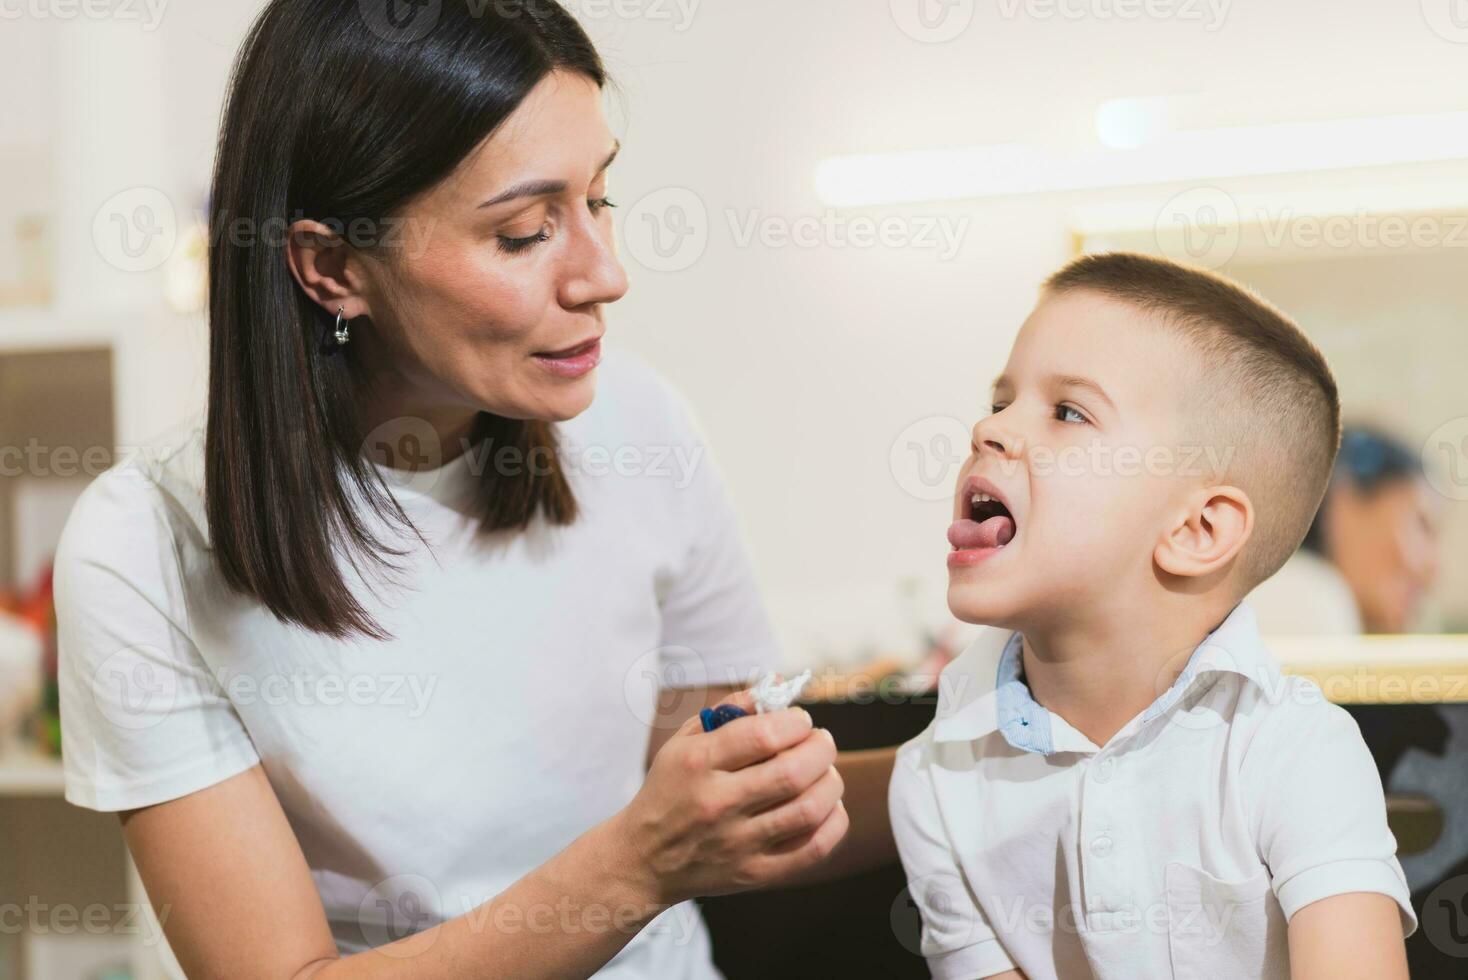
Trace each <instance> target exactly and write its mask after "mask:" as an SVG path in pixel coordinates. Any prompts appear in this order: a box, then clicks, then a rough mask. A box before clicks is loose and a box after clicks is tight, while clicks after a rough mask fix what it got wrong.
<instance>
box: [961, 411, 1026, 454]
mask: <svg viewBox="0 0 1468 980" xmlns="http://www.w3.org/2000/svg"><path fill="white" fill-rule="evenodd" d="M973 449H974V455H975V456H982V455H983V454H984V453H985V452H986V451H987V452H993V453H998V454H999V455H1000V456H1001V457H1003V458H1005V459H1017V458H1019V456H1020V455H1021V454H1022V453H1023V452H1024V440H1023V439H1021V438H1020V436H1019V434H1018V433H1016V432H1014V431H1012V430H1011V429H1010V428H1009V427H1008V426H1006V425H1004V424H1003V423H1002V422H1001V420H1000V419H999V416H998V415H990V416H989V417H988V418H984V419H980V420H979V421H978V422H976V423H974V430H973Z"/></svg>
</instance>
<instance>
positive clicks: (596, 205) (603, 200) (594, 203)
mask: <svg viewBox="0 0 1468 980" xmlns="http://www.w3.org/2000/svg"><path fill="white" fill-rule="evenodd" d="M586 206H587V207H588V208H590V209H591V213H592V214H596V213H597V212H598V211H600V210H602V209H603V208H614V207H616V206H617V204H616V202H615V201H613V200H612V199H611V198H609V197H598V198H594V199H592V200H590V201H587V202H586Z"/></svg>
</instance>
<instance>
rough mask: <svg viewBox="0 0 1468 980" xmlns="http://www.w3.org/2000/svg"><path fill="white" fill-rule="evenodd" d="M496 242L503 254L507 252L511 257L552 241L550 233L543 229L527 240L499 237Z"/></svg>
mask: <svg viewBox="0 0 1468 980" xmlns="http://www.w3.org/2000/svg"><path fill="white" fill-rule="evenodd" d="M496 241H497V242H498V244H499V249H500V251H501V252H505V253H507V254H509V255H514V254H516V253H517V252H523V251H525V250H526V249H528V248H533V247H534V246H536V245H539V244H541V243H542V242H548V241H550V232H548V231H546V230H545V229H544V228H542V229H541V230H540V231H538V232H536V233H535V234H533V235H530V236H529V237H527V238H507V237H505V236H504V235H499V236H497V237H496Z"/></svg>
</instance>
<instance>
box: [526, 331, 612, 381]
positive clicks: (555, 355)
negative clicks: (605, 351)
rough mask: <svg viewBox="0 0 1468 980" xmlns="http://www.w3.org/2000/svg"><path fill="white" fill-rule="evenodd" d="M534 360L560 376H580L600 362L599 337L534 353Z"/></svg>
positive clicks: (590, 370) (589, 371)
mask: <svg viewBox="0 0 1468 980" xmlns="http://www.w3.org/2000/svg"><path fill="white" fill-rule="evenodd" d="M535 360H536V361H538V362H540V363H541V364H542V365H544V366H545V368H546V370H548V371H550V372H551V373H553V374H556V375H558V376H560V377H562V378H580V377H583V376H585V375H587V374H590V373H591V372H592V371H593V370H595V369H596V366H597V365H598V364H600V363H601V338H600V337H597V338H596V339H594V340H588V341H587V342H586V343H584V344H579V345H577V346H575V347H568V348H566V349H565V350H562V351H551V352H550V353H546V354H536V355H535Z"/></svg>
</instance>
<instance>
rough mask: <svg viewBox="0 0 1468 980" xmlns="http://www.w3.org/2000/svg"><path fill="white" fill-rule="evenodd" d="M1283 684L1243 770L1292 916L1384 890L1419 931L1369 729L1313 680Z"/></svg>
mask: <svg viewBox="0 0 1468 980" xmlns="http://www.w3.org/2000/svg"><path fill="white" fill-rule="evenodd" d="M1283 685H1284V686H1283V687H1282V688H1281V694H1282V696H1281V697H1279V698H1278V699H1275V703H1273V704H1271V705H1269V706H1267V707H1265V708H1264V710H1266V711H1267V712H1268V715H1267V717H1266V718H1265V719H1264V720H1263V722H1261V724H1260V727H1259V729H1258V731H1257V732H1256V733H1255V736H1254V739H1253V741H1252V742H1251V743H1250V745H1249V748H1248V751H1247V754H1246V756H1245V759H1244V763H1243V766H1242V767H1241V775H1242V777H1243V780H1244V789H1245V791H1246V792H1247V794H1248V796H1249V799H1250V800H1251V801H1253V809H1254V813H1255V815H1256V819H1255V823H1254V826H1255V827H1256V828H1257V829H1256V831H1255V833H1256V840H1257V841H1258V844H1259V849H1260V855H1261V857H1262V858H1263V859H1264V863H1265V864H1266V865H1267V866H1268V867H1269V871H1270V875H1271V878H1272V880H1273V885H1274V892H1275V895H1276V897H1277V898H1278V899H1279V903H1280V906H1281V908H1282V909H1283V910H1284V914H1285V917H1286V918H1287V919H1288V918H1293V917H1294V914H1295V913H1296V912H1297V911H1299V910H1300V909H1302V908H1304V907H1305V906H1306V905H1309V904H1310V903H1311V902H1316V901H1319V900H1320V899H1323V898H1329V897H1331V896H1333V895H1343V894H1346V893H1348V892H1379V893H1381V894H1383V895H1388V896H1390V897H1391V898H1392V899H1393V900H1395V901H1396V903H1397V905H1398V907H1399V908H1400V910H1401V917H1402V931H1403V935H1411V934H1412V932H1413V931H1414V930H1415V929H1416V928H1417V917H1416V914H1415V913H1414V912H1413V910H1412V902H1411V893H1410V890H1409V888H1408V887H1407V881H1406V877H1405V876H1404V875H1403V874H1402V868H1401V865H1400V864H1399V863H1398V861H1397V857H1396V853H1397V841H1396V838H1395V837H1394V836H1393V835H1392V832H1391V830H1390V829H1389V828H1388V826H1387V821H1386V799H1385V796H1384V794H1383V793H1382V788H1381V777H1380V776H1379V775H1378V773H1377V769H1376V764H1375V762H1374V761H1373V760H1372V758H1371V752H1370V751H1369V750H1368V749H1367V747H1366V742H1365V740H1364V739H1362V737H1361V730H1360V728H1359V727H1358V726H1357V725H1356V721H1355V719H1354V718H1352V717H1351V716H1350V714H1349V713H1347V712H1346V711H1345V709H1343V708H1341V707H1340V706H1338V705H1334V704H1331V703H1329V702H1328V701H1326V700H1325V696H1324V695H1323V694H1322V693H1321V691H1320V688H1319V687H1318V686H1316V685H1315V684H1314V682H1312V681H1309V680H1305V679H1303V678H1293V677H1291V678H1285V679H1284V680H1283ZM1261 705H1262V702H1261Z"/></svg>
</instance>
